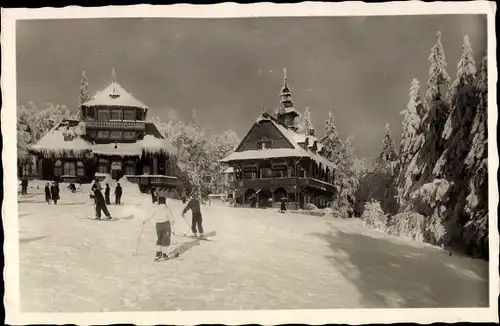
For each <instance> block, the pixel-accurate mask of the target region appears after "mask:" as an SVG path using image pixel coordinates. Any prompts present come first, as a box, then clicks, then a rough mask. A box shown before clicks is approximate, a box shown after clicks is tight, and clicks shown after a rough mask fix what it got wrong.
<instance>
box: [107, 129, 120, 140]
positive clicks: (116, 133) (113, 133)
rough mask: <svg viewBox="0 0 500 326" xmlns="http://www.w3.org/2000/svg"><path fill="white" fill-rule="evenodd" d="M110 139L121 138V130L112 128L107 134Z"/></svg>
mask: <svg viewBox="0 0 500 326" xmlns="http://www.w3.org/2000/svg"><path fill="white" fill-rule="evenodd" d="M109 138H111V139H121V138H122V132H121V131H120V130H113V131H111V134H110V136H109Z"/></svg>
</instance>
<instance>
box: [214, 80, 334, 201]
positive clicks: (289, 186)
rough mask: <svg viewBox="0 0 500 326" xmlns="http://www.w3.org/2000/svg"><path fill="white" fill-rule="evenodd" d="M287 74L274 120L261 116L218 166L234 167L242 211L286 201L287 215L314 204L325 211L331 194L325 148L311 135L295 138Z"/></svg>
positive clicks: (330, 168) (330, 165)
mask: <svg viewBox="0 0 500 326" xmlns="http://www.w3.org/2000/svg"><path fill="white" fill-rule="evenodd" d="M298 116H299V114H298V113H297V111H296V110H295V108H294V105H293V101H292V94H291V92H290V89H289V88H288V85H287V79H286V71H285V78H284V85H283V88H282V90H281V105H280V107H279V108H278V109H277V111H276V117H274V116H272V115H270V114H268V113H266V112H263V113H262V115H261V116H260V117H259V118H258V119H257V121H256V122H255V123H254V125H253V126H252V127H251V128H250V131H248V133H247V134H246V136H245V137H244V138H243V140H242V141H241V143H240V144H239V146H238V147H237V148H236V150H235V151H234V152H233V153H231V154H230V155H229V156H227V157H226V158H224V159H222V160H221V162H222V163H226V164H228V165H230V166H231V167H232V169H233V170H232V171H233V174H234V176H233V180H234V189H235V195H236V200H237V202H238V204H239V205H240V206H252V207H268V206H271V205H272V206H277V205H279V201H280V200H281V199H282V198H283V197H284V198H286V199H287V206H288V207H289V208H291V209H297V208H304V206H305V204H306V203H312V204H314V205H316V206H317V207H319V208H323V207H326V206H327V205H328V203H329V202H330V201H331V198H332V195H333V193H334V191H335V188H334V185H333V178H334V168H335V165H334V164H333V163H332V162H331V161H329V160H328V159H326V158H325V157H324V156H323V146H322V145H321V144H320V142H319V140H318V139H317V138H316V137H315V136H314V130H311V134H312V135H310V136H306V135H304V134H299V133H298V132H297V130H296V127H295V119H296V118H297V117H298Z"/></svg>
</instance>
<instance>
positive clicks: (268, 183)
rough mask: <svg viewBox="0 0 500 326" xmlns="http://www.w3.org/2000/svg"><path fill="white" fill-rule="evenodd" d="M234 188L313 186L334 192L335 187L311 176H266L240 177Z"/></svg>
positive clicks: (255, 188)
mask: <svg viewBox="0 0 500 326" xmlns="http://www.w3.org/2000/svg"><path fill="white" fill-rule="evenodd" d="M234 186H235V188H240V189H241V188H245V189H254V190H258V189H277V188H280V187H283V188H291V187H295V186H297V187H303V188H314V189H317V190H319V191H327V192H334V191H335V187H334V186H333V185H332V184H330V183H327V182H325V181H321V180H317V179H313V178H300V177H299V178H295V177H292V178H268V179H242V180H236V181H235V182H234Z"/></svg>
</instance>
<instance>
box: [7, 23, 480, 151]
mask: <svg viewBox="0 0 500 326" xmlns="http://www.w3.org/2000/svg"><path fill="white" fill-rule="evenodd" d="M16 28H17V88H18V98H17V101H18V104H19V105H21V104H23V103H26V102H28V101H33V102H35V104H37V105H38V106H40V107H42V106H44V103H47V102H50V103H55V104H65V105H67V106H68V107H70V108H71V109H73V110H76V106H77V99H78V93H79V87H80V74H81V70H85V71H86V73H87V78H88V80H89V89H90V93H91V95H94V94H95V92H96V91H99V90H101V89H102V88H104V87H105V86H107V85H108V84H109V83H110V82H111V71H112V68H113V67H114V68H115V70H116V76H117V81H118V82H119V83H120V84H121V85H122V86H123V87H124V88H125V89H126V90H127V91H129V92H131V93H133V95H134V96H135V97H136V98H137V99H138V100H140V101H142V102H144V103H145V104H146V105H148V106H149V107H150V111H149V112H150V113H149V114H152V115H159V116H160V117H162V118H164V119H167V116H168V114H167V112H168V111H169V110H171V109H174V110H176V111H177V113H178V115H179V117H180V118H181V119H183V120H187V119H189V118H190V116H191V112H192V109H196V110H197V114H198V118H199V120H200V123H201V124H202V125H203V126H205V127H206V128H207V129H208V130H209V131H217V130H223V129H229V128H232V129H233V130H235V131H236V132H237V133H238V134H239V135H240V137H243V136H244V134H245V133H246V132H247V131H248V129H249V128H250V126H251V125H252V123H253V122H254V121H255V120H256V118H257V117H258V116H259V114H260V113H261V112H262V108H263V107H266V108H267V109H268V110H269V111H271V110H272V112H274V110H275V108H276V107H278V105H279V91H280V87H281V85H282V78H283V76H282V75H283V68H285V67H286V68H287V73H288V80H289V86H290V88H291V90H292V94H293V100H294V102H295V106H296V108H297V109H298V110H300V111H303V110H304V108H305V107H306V106H308V107H309V109H310V111H311V115H312V119H313V124H314V126H315V127H316V130H317V134H319V135H322V133H323V123H324V120H325V119H326V118H327V116H328V111H329V110H331V111H332V112H333V114H334V115H335V121H336V125H337V128H338V130H339V132H340V134H341V136H342V137H343V138H345V137H347V136H348V135H351V134H352V135H354V136H355V137H356V140H355V142H354V146H355V150H356V155H357V156H358V157H366V158H367V160H368V161H371V159H372V157H374V156H376V155H377V154H378V153H379V151H380V142H381V138H382V136H383V133H384V126H385V124H386V122H389V123H390V124H391V129H392V132H393V136H394V138H395V140H396V143H397V144H399V138H400V137H399V136H400V131H401V130H400V129H401V127H400V126H401V118H402V116H401V115H400V114H399V112H400V111H401V110H403V109H404V108H405V106H406V103H407V102H408V93H409V86H410V82H411V80H412V78H413V77H416V78H418V79H419V80H420V82H421V86H422V88H423V89H422V93H423V92H424V91H425V85H426V82H427V76H428V69H429V62H428V56H429V51H430V48H431V47H432V46H433V45H434V43H435V39H436V31H438V30H440V31H442V33H443V44H444V48H445V52H446V56H447V62H448V73H449V74H450V76H452V78H454V77H455V74H456V65H457V62H458V60H459V58H460V54H461V45H462V39H463V35H464V34H468V35H469V37H470V39H471V42H472V46H473V49H474V51H475V55H476V58H475V59H476V64H477V65H479V63H480V60H481V58H482V56H483V55H484V53H485V49H486V16H480V15H450V16H445V15H439V16H438V15H434V16H378V17H311V18H308V17H304V18H300V17H298V18H297V17H293V18H286V17H280V18H272V17H269V18H237V19H172V18H147V19H138V18H127V19H123V18H120V19H74V20H37V21H20V22H19V21H18V23H17V27H16Z"/></svg>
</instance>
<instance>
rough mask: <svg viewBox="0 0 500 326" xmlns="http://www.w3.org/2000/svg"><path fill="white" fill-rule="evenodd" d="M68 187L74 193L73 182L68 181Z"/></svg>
mask: <svg viewBox="0 0 500 326" xmlns="http://www.w3.org/2000/svg"><path fill="white" fill-rule="evenodd" d="M68 189H69V190H70V191H71V192H72V193H75V192H76V186H75V184H74V183H70V184H69V186H68Z"/></svg>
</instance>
